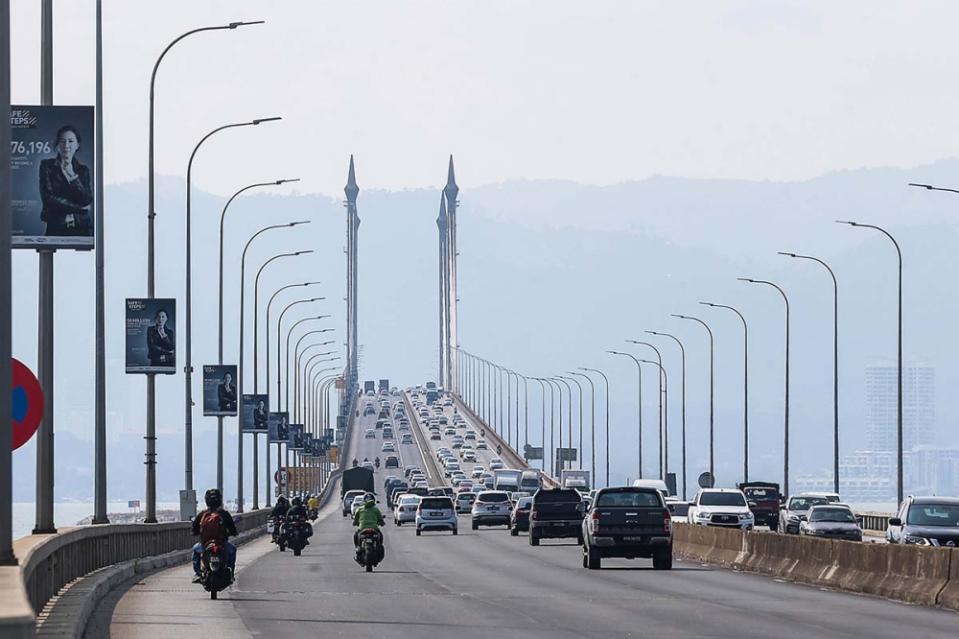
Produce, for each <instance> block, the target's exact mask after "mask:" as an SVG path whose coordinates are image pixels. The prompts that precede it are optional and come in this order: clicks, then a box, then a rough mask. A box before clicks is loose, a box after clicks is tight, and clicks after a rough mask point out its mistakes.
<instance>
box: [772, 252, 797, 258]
mask: <svg viewBox="0 0 959 639" xmlns="http://www.w3.org/2000/svg"><path fill="white" fill-rule="evenodd" d="M777 253H778V254H779V255H785V256H786V257H799V256H798V255H796V254H795V253H787V252H786V251H777Z"/></svg>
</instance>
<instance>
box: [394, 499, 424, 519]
mask: <svg viewBox="0 0 959 639" xmlns="http://www.w3.org/2000/svg"><path fill="white" fill-rule="evenodd" d="M419 503H420V497H419V495H407V494H403V495H400V496H399V499H397V500H396V507H395V508H394V509H393V523H394V524H396V525H397V526H402V525H403V524H408V523H410V522H412V521H416V507H417V506H419Z"/></svg>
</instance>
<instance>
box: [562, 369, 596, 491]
mask: <svg viewBox="0 0 959 639" xmlns="http://www.w3.org/2000/svg"><path fill="white" fill-rule="evenodd" d="M566 372H567V373H569V374H570V375H575V376H576V377H582V378H583V379H585V380H586V381H587V382H589V415H590V418H589V442H590V443H589V456H590V480H591V481H592V482H593V484H594V485H595V484H596V385H595V384H594V383H593V378H591V377H590V376H589V375H587V374H586V373H580V372H578V371H566Z"/></svg>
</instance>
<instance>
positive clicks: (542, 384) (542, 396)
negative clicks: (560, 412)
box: [532, 377, 546, 473]
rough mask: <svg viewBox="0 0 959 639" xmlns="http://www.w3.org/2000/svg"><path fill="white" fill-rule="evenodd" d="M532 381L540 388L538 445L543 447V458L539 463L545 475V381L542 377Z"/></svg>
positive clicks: (534, 378)
mask: <svg viewBox="0 0 959 639" xmlns="http://www.w3.org/2000/svg"><path fill="white" fill-rule="evenodd" d="M532 379H533V381H535V382H539V387H540V392H539V396H540V399H541V400H542V406H543V411H542V416H541V418H540V419H541V421H540V427H541V432H542V435H541V439H540V443H541V446H542V447H543V458H542V459H541V460H540V462H542V466H543V472H544V473H545V472H546V380H544V379H543V378H542V377H533V378H532Z"/></svg>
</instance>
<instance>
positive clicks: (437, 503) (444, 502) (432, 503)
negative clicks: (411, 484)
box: [420, 497, 453, 509]
mask: <svg viewBox="0 0 959 639" xmlns="http://www.w3.org/2000/svg"><path fill="white" fill-rule="evenodd" d="M452 507H453V502H451V501H450V498H449V497H427V498H425V499H423V500H422V501H421V502H420V508H424V509H428V508H452Z"/></svg>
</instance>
